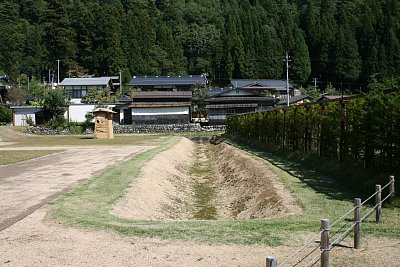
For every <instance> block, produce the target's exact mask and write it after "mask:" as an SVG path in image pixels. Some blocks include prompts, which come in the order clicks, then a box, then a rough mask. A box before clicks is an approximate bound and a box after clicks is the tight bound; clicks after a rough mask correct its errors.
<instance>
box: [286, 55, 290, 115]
mask: <svg viewBox="0 0 400 267" xmlns="http://www.w3.org/2000/svg"><path fill="white" fill-rule="evenodd" d="M285 61H286V93H287V107H289V101H290V92H289V62H290V61H291V60H290V57H289V52H286V58H285Z"/></svg>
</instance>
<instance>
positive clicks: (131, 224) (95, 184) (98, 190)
mask: <svg viewBox="0 0 400 267" xmlns="http://www.w3.org/2000/svg"><path fill="white" fill-rule="evenodd" d="M178 140H179V138H178V137H173V136H171V137H170V138H167V139H166V140H164V142H163V143H162V144H161V145H160V146H158V147H157V148H155V149H152V150H150V151H147V152H144V153H141V154H139V155H136V156H135V157H133V158H132V159H131V160H128V161H126V162H123V163H120V164H118V165H116V166H114V167H112V168H109V169H107V170H106V171H104V172H103V173H102V174H99V175H97V176H95V177H93V178H92V179H91V180H89V181H88V182H87V183H85V184H84V185H83V186H81V187H80V188H78V189H76V190H74V191H72V192H70V193H68V194H66V195H64V196H63V197H61V198H59V199H58V200H56V201H54V202H53V203H52V204H51V207H50V214H51V216H53V217H54V218H58V219H61V220H63V221H65V222H67V223H69V224H72V225H79V226H83V227H88V228H93V229H105V230H112V231H116V232H118V233H121V234H124V235H132V236H143V237H158V238H171V239H185V240H186V239H192V240H197V241H202V242H215V243H233V244H267V245H271V246H275V245H281V244H284V243H285V242H290V240H292V239H293V238H296V236H297V235H298V234H299V235H303V234H308V233H317V232H318V231H319V227H320V220H321V219H322V218H328V219H330V220H331V221H335V220H336V219H337V218H339V217H340V216H341V215H342V214H344V213H345V212H347V211H348V210H349V209H351V208H352V198H353V197H357V196H353V195H352V194H351V192H348V191H345V190H344V189H343V188H341V187H339V186H338V185H337V184H335V183H334V182H333V181H329V180H324V179H323V178H322V177H320V176H319V175H318V173H311V172H310V173H307V176H304V177H302V178H301V177H300V176H298V175H296V176H293V175H291V174H289V173H288V172H286V171H284V169H285V168H282V165H281V166H275V165H274V164H271V163H270V162H268V161H266V162H265V164H266V165H267V166H268V167H269V168H270V169H271V170H272V171H274V172H275V173H276V174H277V175H279V176H280V177H281V178H282V180H283V181H284V183H285V184H286V186H287V187H288V188H289V190H290V191H291V192H293V195H294V196H295V198H296V199H297V200H298V202H299V204H300V205H301V206H302V207H303V213H302V214H301V215H295V216H287V217H284V218H274V219H265V220H261V219H257V220H243V221H233V220H232V221H217V220H209V221H205V220H202V221H199V220H192V221H130V220H126V219H122V218H118V217H116V216H114V215H112V214H111V213H110V210H111V209H112V206H113V204H114V203H116V201H118V200H119V199H120V198H121V197H122V196H123V193H124V190H125V188H126V187H127V186H128V185H129V184H130V183H131V182H132V181H133V180H134V179H135V178H136V177H137V176H138V175H139V172H140V169H141V168H142V166H143V164H144V163H145V162H146V161H148V160H150V159H151V158H152V157H153V156H154V155H156V154H157V153H159V152H161V151H163V150H165V149H168V148H170V147H172V146H173V145H174V144H176V143H177V142H178ZM282 164H284V163H282ZM291 167H292V170H291V173H296V172H298V173H300V172H301V171H302V170H301V169H297V170H296V169H295V166H291ZM303 171H304V170H303ZM317 185H319V186H317ZM351 216H352V215H350V217H351ZM346 223H347V222H346ZM363 231H364V233H366V234H373V235H377V236H390V237H397V238H400V211H399V210H398V209H384V211H383V218H382V223H381V224H379V225H378V224H376V223H374V222H373V218H372V217H371V218H369V219H367V220H366V221H365V222H364V224H363Z"/></svg>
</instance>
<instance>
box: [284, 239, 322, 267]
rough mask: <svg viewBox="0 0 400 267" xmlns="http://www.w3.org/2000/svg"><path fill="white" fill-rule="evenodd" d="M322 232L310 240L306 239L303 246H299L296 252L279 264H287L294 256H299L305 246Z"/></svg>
mask: <svg viewBox="0 0 400 267" xmlns="http://www.w3.org/2000/svg"><path fill="white" fill-rule="evenodd" d="M322 232H323V231H320V232H319V233H318V234H317V235H314V236H312V238H310V239H309V240H308V241H306V243H304V245H303V246H302V247H301V248H299V249H298V250H297V251H296V252H294V253H292V254H291V255H289V256H288V257H287V258H286V259H285V260H284V261H283V262H282V263H281V264H279V266H283V265H285V264H286V263H287V262H288V261H289V260H291V259H292V258H293V257H294V256H297V255H298V254H299V253H300V252H301V251H302V250H303V249H304V248H305V247H307V245H309V244H310V243H311V242H312V241H314V240H315V238H317V237H320V236H321V233H322Z"/></svg>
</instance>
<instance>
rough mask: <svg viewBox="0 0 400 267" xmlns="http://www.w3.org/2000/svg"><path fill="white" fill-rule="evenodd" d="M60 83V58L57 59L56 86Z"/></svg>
mask: <svg viewBox="0 0 400 267" xmlns="http://www.w3.org/2000/svg"><path fill="white" fill-rule="evenodd" d="M59 84H60V60H59V59H57V87H58V86H59Z"/></svg>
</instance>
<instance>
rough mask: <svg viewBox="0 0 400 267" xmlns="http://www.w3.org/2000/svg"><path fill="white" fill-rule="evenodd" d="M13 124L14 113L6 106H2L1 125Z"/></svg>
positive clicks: (0, 108) (0, 113)
mask: <svg viewBox="0 0 400 267" xmlns="http://www.w3.org/2000/svg"><path fill="white" fill-rule="evenodd" d="M11 122H12V111H11V109H9V108H8V107H6V106H4V105H0V124H7V123H11Z"/></svg>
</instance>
